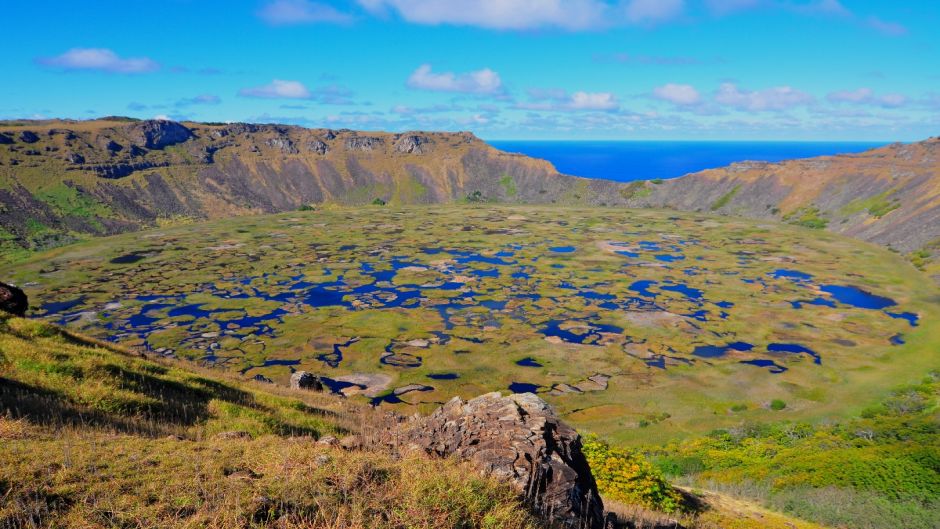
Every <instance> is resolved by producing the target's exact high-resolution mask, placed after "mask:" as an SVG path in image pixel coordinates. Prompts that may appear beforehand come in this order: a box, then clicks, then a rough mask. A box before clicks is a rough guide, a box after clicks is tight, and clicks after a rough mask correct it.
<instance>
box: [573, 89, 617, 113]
mask: <svg viewBox="0 0 940 529" xmlns="http://www.w3.org/2000/svg"><path fill="white" fill-rule="evenodd" d="M619 106H620V104H619V103H617V98H616V97H614V94H612V93H610V92H575V93H574V94H572V95H571V101H570V103H568V107H569V108H570V109H571V110H615V109H617V108H618V107H619Z"/></svg>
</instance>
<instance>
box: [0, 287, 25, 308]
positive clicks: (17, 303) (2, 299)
mask: <svg viewBox="0 0 940 529" xmlns="http://www.w3.org/2000/svg"><path fill="white" fill-rule="evenodd" d="M28 308H29V300H28V299H27V297H26V293H25V292H23V291H22V290H20V289H18V288H16V287H15V286H13V285H8V284H6V283H0V310H3V311H5V312H9V313H10V314H13V315H14V316H25V315H26V309H28Z"/></svg>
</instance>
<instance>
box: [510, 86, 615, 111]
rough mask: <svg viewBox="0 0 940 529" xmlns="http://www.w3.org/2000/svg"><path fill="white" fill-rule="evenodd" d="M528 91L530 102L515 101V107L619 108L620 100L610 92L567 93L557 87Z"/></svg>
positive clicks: (539, 108) (554, 109)
mask: <svg viewBox="0 0 940 529" xmlns="http://www.w3.org/2000/svg"><path fill="white" fill-rule="evenodd" d="M528 93H529V98H530V99H531V102H528V103H517V104H516V105H515V108H518V109H522V110H553V111H611V110H617V109H618V108H620V102H619V101H617V97H616V96H615V95H614V94H612V93H611V92H584V91H578V92H575V93H573V94H568V92H566V91H565V90H561V89H558V88H548V89H543V88H533V89H530V90H529V91H528Z"/></svg>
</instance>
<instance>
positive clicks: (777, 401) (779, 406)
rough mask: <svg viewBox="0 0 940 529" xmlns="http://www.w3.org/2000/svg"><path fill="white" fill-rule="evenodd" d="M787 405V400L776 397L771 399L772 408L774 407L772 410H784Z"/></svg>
mask: <svg viewBox="0 0 940 529" xmlns="http://www.w3.org/2000/svg"><path fill="white" fill-rule="evenodd" d="M786 407H787V403H786V402H783V401H782V400H780V399H774V400H772V401H770V409H772V410H774V411H780V410H782V409H784V408H786Z"/></svg>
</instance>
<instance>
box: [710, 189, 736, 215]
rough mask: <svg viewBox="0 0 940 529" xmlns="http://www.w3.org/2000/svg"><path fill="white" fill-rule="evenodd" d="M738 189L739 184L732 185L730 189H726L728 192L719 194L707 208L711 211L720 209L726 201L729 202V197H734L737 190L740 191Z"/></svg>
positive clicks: (725, 204)
mask: <svg viewBox="0 0 940 529" xmlns="http://www.w3.org/2000/svg"><path fill="white" fill-rule="evenodd" d="M740 190H741V184H738V185H736V186H734V187H733V188H732V189H731V191H728V192H727V193H725V194H724V195H721V196H720V197H719V198H718V200H716V201H715V202H714V203H713V204H712V205H711V207H710V208H709V209H711V210H712V211H717V210H719V209H721V208H723V207H725V206H727V205H728V203H729V202H731V199H732V198H734V196H735V195H737V194H738V191H740Z"/></svg>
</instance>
